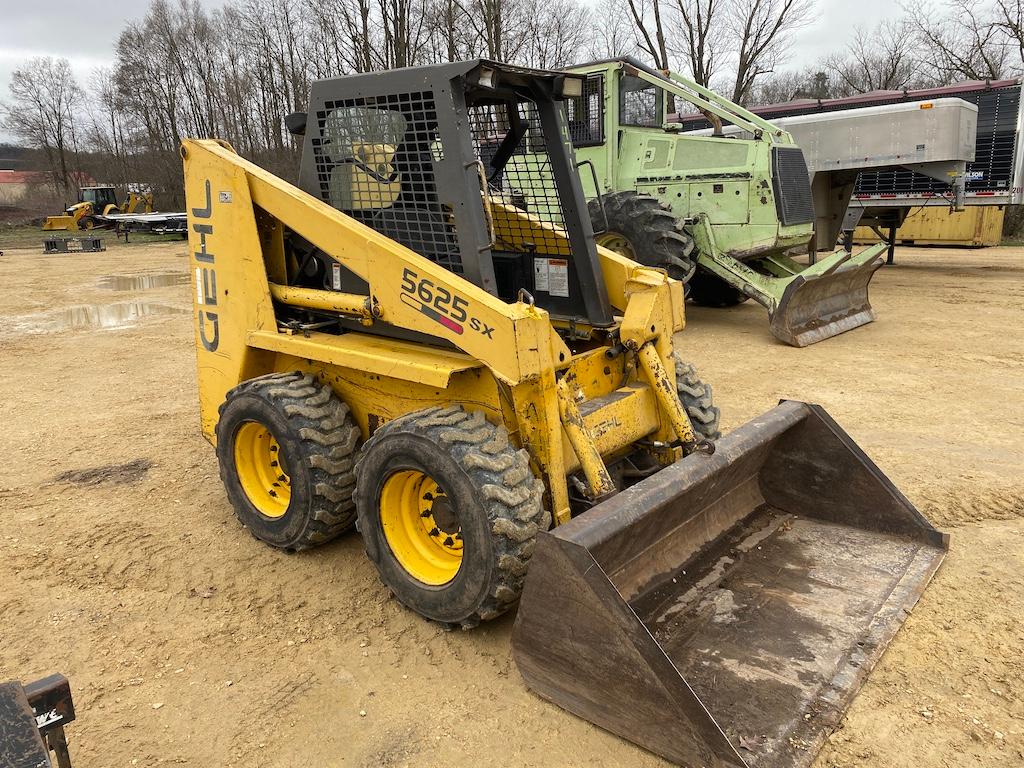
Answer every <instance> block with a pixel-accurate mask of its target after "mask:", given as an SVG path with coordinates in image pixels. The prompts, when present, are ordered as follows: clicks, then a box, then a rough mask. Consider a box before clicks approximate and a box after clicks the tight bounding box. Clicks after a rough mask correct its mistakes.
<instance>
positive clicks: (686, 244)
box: [587, 191, 696, 283]
mask: <svg viewBox="0 0 1024 768" xmlns="http://www.w3.org/2000/svg"><path fill="white" fill-rule="evenodd" d="M602 201H603V203H604V214H605V216H607V218H608V229H607V231H605V232H602V234H599V235H597V236H596V240H597V243H598V245H603V246H605V247H606V248H610V249H611V250H613V251H616V252H617V253H621V254H622V255H623V256H626V257H627V258H630V259H633V260H634V261H636V262H638V263H640V264H643V265H644V266H645V267H658V268H660V269H664V270H665V271H666V272H668V274H669V277H674V278H675V279H676V280H681V281H683V282H684V283H685V282H688V281H689V280H690V278H691V277H692V276H693V273H694V269H695V268H696V261H695V259H693V258H691V254H693V238H691V237H690V236H689V235H688V234H686V232H684V231H683V228H682V226H681V225H680V223H679V220H678V219H677V218H676V217H675V214H673V213H672V211H671V209H670V208H668V207H667V206H665V205H663V204H662V203H661V202H660V201H659V200H658V199H657V198H656V197H652V196H651V195H641V194H639V193H638V192H632V191H626V192H613V193H611V194H607V195H604V196H602V198H601V200H597V199H594V200H591V201H590V202H589V203H588V204H587V209H588V211H589V212H590V221H591V223H592V224H593V227H594V231H595V232H601V230H603V229H605V221H604V216H602V215H601V204H602Z"/></svg>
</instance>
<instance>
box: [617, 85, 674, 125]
mask: <svg viewBox="0 0 1024 768" xmlns="http://www.w3.org/2000/svg"><path fill="white" fill-rule="evenodd" d="M664 96H665V93H664V91H662V90H661V88H658V87H656V86H654V85H653V84H651V83H648V82H645V81H643V80H641V79H640V78H639V77H634V76H633V75H623V76H622V78H621V80H620V81H619V122H620V123H622V124H623V125H636V126H639V127H641V128H660V127H661V124H662V119H663V118H662V99H663V98H664Z"/></svg>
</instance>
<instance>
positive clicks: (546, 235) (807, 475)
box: [182, 61, 946, 768]
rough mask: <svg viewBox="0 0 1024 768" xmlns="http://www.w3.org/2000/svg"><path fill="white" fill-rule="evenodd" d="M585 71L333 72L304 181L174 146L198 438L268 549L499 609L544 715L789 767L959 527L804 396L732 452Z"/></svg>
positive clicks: (298, 122) (706, 756)
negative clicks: (186, 249)
mask: <svg viewBox="0 0 1024 768" xmlns="http://www.w3.org/2000/svg"><path fill="white" fill-rule="evenodd" d="M582 86H583V80H582V78H581V77H578V76H575V75H571V74H565V73H553V72H545V71H536V70H528V69H521V68H517V67H512V66H506V65H502V64H497V63H494V62H489V61H469V62H460V63H453V64H443V65H437V66H429V67H420V68H415V69H405V70H398V71H393V72H384V73H376V74H364V75H354V76H350V77H342V78H337V79H331V80H324V81H319V82H317V83H316V84H315V85H314V86H313V90H312V95H311V100H310V107H309V109H310V111H309V112H308V114H307V115H305V116H303V115H293V116H290V127H291V128H292V129H293V130H294V131H295V132H296V133H303V134H304V136H305V138H304V149H303V158H302V167H301V174H300V185H299V186H300V187H301V189H300V188H296V187H294V186H292V185H290V184H288V183H286V182H284V181H282V180H281V179H279V178H276V177H274V176H273V175H271V174H269V173H267V172H266V171H264V170H262V169H260V168H259V167H257V166H255V165H254V164H252V163H250V162H248V161H246V160H244V159H242V158H241V157H239V156H238V155H237V154H235V153H234V152H233V151H232V149H231V148H230V147H229V146H228V145H227V144H225V143H223V142H220V141H213V140H202V141H191V140H189V141H185V142H184V144H183V146H182V157H183V158H184V166H185V183H186V194H187V199H188V206H189V210H190V243H191V250H192V252H193V255H192V266H193V268H194V270H195V279H196V285H195V290H196V293H195V300H196V314H195V318H196V340H197V347H198V377H199V394H200V402H201V417H202V428H203V432H204V434H205V435H206V436H207V438H208V439H209V440H210V441H211V442H213V443H214V444H215V445H216V448H217V456H218V459H219V462H220V468H221V475H222V478H223V480H224V483H225V486H226V488H227V493H228V497H229V498H230V501H231V503H232V505H233V506H234V508H235V511H236V513H237V515H238V517H239V519H240V520H241V521H242V523H244V524H245V526H247V527H248V528H249V530H250V531H251V532H252V534H253V535H254V536H256V537H257V538H259V539H262V540H263V541H265V542H267V543H268V544H270V545H272V546H275V547H280V548H284V549H290V550H297V549H303V548H306V547H310V546H313V545H316V544H320V543H323V542H325V541H328V540H329V539H331V538H333V537H335V536H337V535H339V534H341V533H343V532H345V531H347V530H348V529H350V528H351V527H353V526H355V527H357V528H358V530H359V532H360V533H361V534H362V537H363V541H364V543H365V547H366V551H367V553H368V555H369V556H370V558H371V559H372V561H373V562H374V564H375V565H376V567H377V569H378V571H379V573H380V578H381V580H382V581H383V582H384V583H385V584H386V585H387V587H388V588H389V589H390V590H391V591H392V592H393V594H394V595H395V596H396V597H397V598H398V600H400V601H401V603H402V604H404V605H405V606H407V607H408V608H410V609H412V610H413V611H416V612H417V613H419V614H420V615H422V616H424V617H426V618H428V619H431V620H433V621H436V622H440V623H442V624H444V625H447V626H449V627H459V626H461V627H463V628H469V627H473V626H474V625H476V624H477V623H479V622H480V621H484V620H487V619H492V618H494V617H496V616H499V615H501V614H502V613H504V612H505V611H507V610H508V609H509V608H511V607H512V606H513V605H515V604H516V602H517V601H519V608H518V615H517V618H516V623H515V627H514V630H513V637H512V643H513V653H514V656H515V659H516V662H517V664H518V666H519V669H520V670H521V672H522V674H523V677H524V678H525V679H526V682H527V683H528V685H529V686H530V687H532V688H533V689H534V690H536V691H537V692H538V693H539V694H540V695H541V696H543V697H545V698H547V699H550V700H551V701H553V702H555V703H557V704H559V705H560V706H562V707H564V708H566V709H568V710H570V711H572V712H574V713H576V714H578V715H580V716H582V717H585V718H587V719H589V720H591V721H593V722H594V723H597V724H598V725H600V726H602V727H604V728H606V729H608V730H610V731H612V732H614V733H617V734H619V735H621V736H623V737H625V738H627V739H631V740H633V741H634V742H636V743H638V744H641V745H643V746H644V747H646V748H648V749H650V750H652V751H654V752H656V753H658V754H660V755H663V756H664V757H666V758H668V759H670V760H674V761H676V762H678V763H680V764H683V765H688V766H743V765H755V766H772V767H779V768H781V766H789V765H794V764H796V765H806V764H808V763H809V762H810V761H811V760H812V758H813V756H814V754H815V752H816V750H817V747H818V746H819V745H820V744H821V742H822V741H823V740H824V738H825V736H826V735H827V734H828V733H829V732H830V731H831V729H832V728H833V727H834V726H835V725H836V723H837V722H838V720H839V718H840V716H841V714H842V712H843V711H844V709H845V707H846V704H847V703H848V701H849V699H850V698H851V697H852V696H853V694H854V692H855V691H856V690H857V688H858V687H859V683H860V680H861V679H862V678H863V676H864V675H865V674H866V673H867V672H868V670H869V669H870V667H871V666H872V665H873V663H874V662H875V660H877V659H878V657H879V656H880V655H881V653H882V651H883V649H884V648H885V646H886V645H887V643H888V642H889V640H890V639H891V637H892V636H893V635H894V633H895V632H896V630H897V629H898V627H899V626H900V624H901V622H902V620H903V617H904V615H905V611H906V610H908V609H909V608H910V607H911V606H913V605H914V603H915V602H916V601H917V599H918V597H919V595H920V593H921V591H922V590H923V589H924V587H925V585H926V583H927V582H928V580H929V578H930V577H931V575H932V574H933V573H934V571H935V569H936V568H937V567H938V565H939V563H940V561H941V560H942V557H943V555H944V552H945V550H946V538H945V536H944V535H943V534H940V533H939V532H938V531H936V530H935V529H934V528H933V527H932V526H931V525H930V524H929V523H928V522H927V521H926V520H925V519H924V518H923V517H922V516H921V515H920V514H919V513H918V512H917V511H916V510H915V509H914V507H913V506H912V505H911V504H910V503H909V502H908V501H907V499H906V498H904V497H903V496H902V495H901V494H900V493H899V491H897V490H896V489H895V488H894V487H893V486H892V484H891V483H890V482H889V481H888V480H887V479H886V477H885V476H884V475H883V474H882V473H881V472H880V471H879V469H878V468H877V467H876V466H875V465H874V464H873V463H872V462H871V461H870V460H869V459H868V458H867V457H866V456H865V455H864V454H863V453H862V452H861V451H860V450H859V449H858V447H857V446H856V445H855V444H854V442H853V441H852V440H851V439H850V438H849V437H848V436H847V435H846V434H845V433H844V432H843V431H842V430H841V429H840V428H839V427H838V426H837V425H836V424H835V422H833V421H832V420H831V419H830V418H829V417H828V415H827V414H826V413H825V412H824V411H822V410H821V409H820V408H818V407H816V406H812V405H807V404H804V403H800V402H783V403H782V404H780V405H778V406H777V407H775V408H773V409H772V410H770V411H768V412H767V413H765V414H764V415H763V416H761V417H760V418H758V419H755V420H754V421H752V422H750V423H748V424H746V425H745V426H742V427H741V428H739V429H737V430H735V431H734V432H731V433H730V434H728V435H727V436H725V437H724V438H721V439H718V428H717V421H718V413H717V410H716V409H715V407H714V406H713V405H712V403H711V392H710V389H709V388H708V387H707V386H705V385H704V384H702V383H701V382H700V380H699V379H698V378H697V376H696V372H695V371H694V369H693V367H692V366H690V365H689V364H687V363H686V362H684V361H683V360H682V359H681V358H680V356H679V355H678V354H677V351H676V347H675V341H674V334H675V333H676V332H677V331H680V330H682V328H683V310H682V307H683V303H682V300H681V299H682V288H683V286H682V283H680V282H678V281H676V280H673V279H670V278H669V277H668V276H667V275H666V274H665V273H664V272H663V271H659V270H655V269H651V268H646V267H642V266H640V265H638V264H636V263H635V262H633V261H630V260H629V259H627V258H626V257H624V256H622V255H621V254H617V253H615V252H613V251H610V250H606V249H604V248H599V247H596V246H595V242H594V235H593V231H592V227H591V222H590V218H589V216H588V215H587V205H586V200H585V197H584V194H583V190H582V188H581V185H580V182H579V178H578V176H577V174H576V169H575V165H574V161H573V156H572V151H571V148H570V145H569V143H568V133H567V122H566V115H565V110H564V100H565V99H566V98H569V97H572V96H574V95H578V94H579V93H580V89H581V88H582ZM513 158H515V162H512V159H513ZM524 159H528V160H529V162H525V161H524ZM526 175H529V176H530V178H529V179H526V178H524V177H525V176H526ZM516 177H518V178H516ZM527 186H529V189H530V190H531V192H530V195H529V200H527V199H526V198H525V197H523V196H520V195H517V194H515V193H514V192H513V191H511V190H515V189H523V188H526V187H527ZM502 190H505V191H502ZM540 190H544V191H545V193H546V194H544V195H541V194H540V193H539V191H540ZM520 598H521V599H520ZM741 748H742V752H741V751H739V750H740V749H741Z"/></svg>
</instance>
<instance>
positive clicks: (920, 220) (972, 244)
mask: <svg viewBox="0 0 1024 768" xmlns="http://www.w3.org/2000/svg"><path fill="white" fill-rule="evenodd" d="M907 210H908V212H909V213H908V215H907V217H906V218H905V219H904V220H903V223H901V224H900V225H899V228H898V229H897V231H896V234H895V236H894V237H893V241H894V242H896V243H898V244H899V245H925V246H940V247H941V246H951V245H964V246H967V247H969V248H985V247H989V246H993V245H999V244H1000V243H1001V242H1002V241H1003V217H1004V216H1005V214H1006V210H1005V208H1003V206H1001V205H969V206H967V208H965V209H964V210H963V211H953V212H951V211H950V210H949V208H940V207H939V206H937V205H926V206H921V207H919V208H910V209H907ZM880 239H887V238H880V237H879V235H878V232H877V231H875V230H874V229H872V228H871V227H868V226H864V225H863V224H860V225H858V226H857V228H856V229H855V230H854V233H853V241H854V242H855V243H875V242H878V241H879V240H880Z"/></svg>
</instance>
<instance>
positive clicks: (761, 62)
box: [728, 0, 812, 104]
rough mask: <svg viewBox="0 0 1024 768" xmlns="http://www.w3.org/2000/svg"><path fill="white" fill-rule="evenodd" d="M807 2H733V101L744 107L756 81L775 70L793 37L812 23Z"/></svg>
mask: <svg viewBox="0 0 1024 768" xmlns="http://www.w3.org/2000/svg"><path fill="white" fill-rule="evenodd" d="M811 11H812V5H811V2H810V0H732V2H731V4H730V6H729V11H728V18H729V21H730V24H731V29H732V32H733V34H734V36H735V43H736V55H737V64H736V80H735V84H734V85H733V89H732V100H733V101H735V102H737V103H739V104H743V103H745V102H746V101H747V98H748V97H749V96H750V93H751V89H752V88H753V86H754V83H755V82H756V81H757V78H758V77H760V76H761V75H765V74H768V73H769V72H772V71H774V70H775V67H776V66H778V65H779V64H780V63H781V62H782V60H783V58H784V54H785V51H786V48H787V46H788V45H789V43H790V42H791V40H792V37H793V33H794V32H796V31H797V30H799V29H800V28H801V27H803V26H805V25H806V24H807V23H808V22H809V21H810V19H811Z"/></svg>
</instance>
